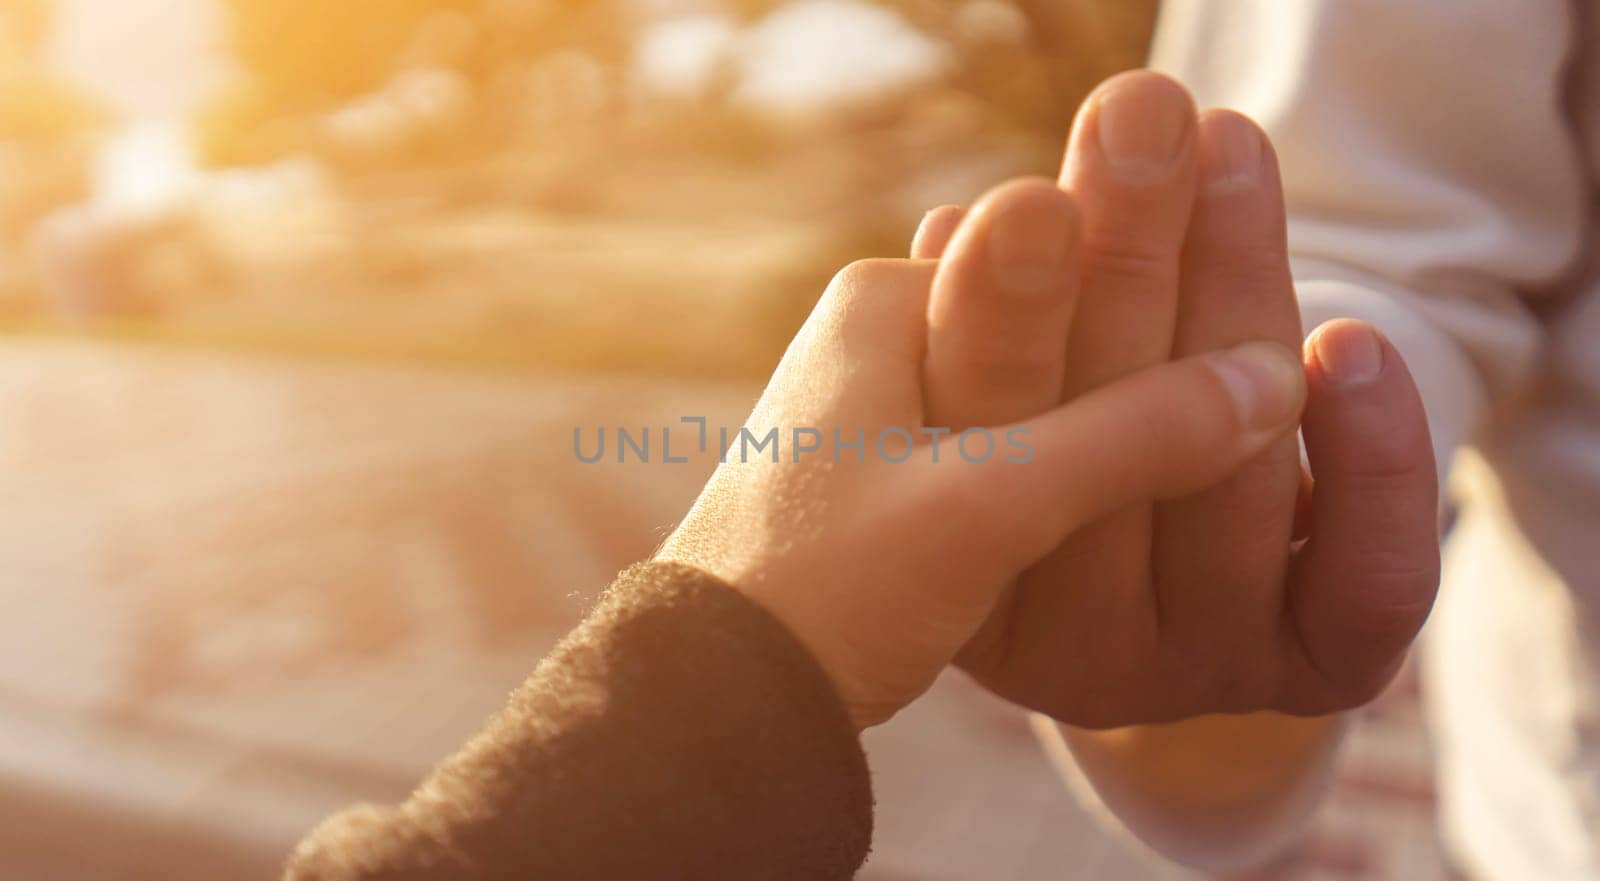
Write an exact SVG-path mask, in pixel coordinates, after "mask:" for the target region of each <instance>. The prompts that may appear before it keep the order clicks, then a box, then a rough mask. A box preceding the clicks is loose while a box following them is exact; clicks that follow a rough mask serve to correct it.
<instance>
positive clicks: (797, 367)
mask: <svg viewBox="0 0 1600 881" xmlns="http://www.w3.org/2000/svg"><path fill="white" fill-rule="evenodd" d="M985 212H986V213H985V216H987V217H989V218H991V221H990V222H988V223H986V224H984V226H983V233H982V235H983V236H984V240H985V242H986V244H987V252H986V253H987V254H988V255H989V258H988V259H987V262H984V263H982V265H973V266H971V267H969V268H970V269H971V271H973V272H976V273H987V275H985V276H984V277H985V278H986V279H989V280H991V281H992V283H993V285H994V288H995V290H996V291H998V292H999V293H1000V295H1002V296H1006V297H1015V298H1020V299H1027V298H1035V299H1038V298H1047V297H1049V296H1051V290H1052V289H1053V288H1054V286H1055V285H1056V284H1057V283H1058V281H1057V280H1058V278H1059V277H1060V276H1061V275H1062V273H1064V272H1067V271H1069V269H1070V267H1071V266H1072V265H1073V264H1074V263H1075V262H1076V260H1077V256H1076V255H1077V251H1078V248H1079V245H1078V236H1079V233H1078V230H1079V226H1080V224H1079V220H1078V217H1077V214H1076V212H1075V210H1074V208H1073V205H1072V202H1071V199H1070V198H1069V197H1067V196H1066V195H1065V194H1063V193H1061V192H1060V191H1059V190H1057V189H1056V188H1055V187H1054V186H1052V185H1048V184H1044V185H1041V184H1038V183H1037V182H1035V183H1032V184H1023V185H1019V186H1015V187H1012V188H1008V189H1006V190H1004V191H1002V192H999V193H997V194H996V195H995V196H994V197H992V199H991V200H990V201H989V202H988V203H986V207H985ZM935 268H936V267H935V264H934V263H932V262H929V261H908V260H875V261H867V262H862V263H857V264H854V265H852V266H850V267H848V268H846V269H845V270H844V271H843V272H841V273H840V274H839V276H838V277H837V278H836V279H835V281H834V283H833V284H832V285H831V286H830V287H829V289H828V291H827V292H826V293H825V294H824V296H823V297H822V299H821V301H820V302H819V303H818V305H817V307H816V309H815V311H814V312H813V313H812V315H811V317H810V319H809V320H808V321H807V322H806V324H805V326H804V327H803V328H802V329H801V331H800V333H799V335H798V336H797V337H796V338H795V340H794V342H793V343H792V344H791V345H790V348H789V351H788V352H787V354H786V355H785V356H784V358H783V361H782V363H781V364H780V365H779V366H778V369H777V372H776V373H775V375H774V376H773V378H772V381H771V383H770V384H769V385H768V387H767V389H766V392H765V393H764V394H763V395H762V397H761V400H760V402H759V403H758V404H757V406H756V408H755V411H754V413H753V414H752V415H751V417H750V419H749V421H748V423H747V425H746V429H747V434H746V435H744V438H745V441H746V442H745V443H744V444H742V445H741V444H739V443H737V442H736V443H733V444H732V448H731V449H730V451H729V452H728V453H727V455H726V461H725V462H724V464H722V465H720V466H719V467H718V469H717V471H716V473H715V474H714V475H713V476H712V478H711V480H710V482H709V483H708V484H707V486H706V488H705V490H704V491H703V492H702V494H701V496H700V498H699V500H698V501H697V502H696V503H695V505H694V507H693V509H692V510H691V511H690V513H689V515H688V517H687V518H686V519H685V520H684V522H683V523H682V524H681V525H680V526H679V528H678V529H677V530H676V531H675V532H674V533H673V535H672V536H671V537H670V538H669V539H668V540H667V542H666V543H665V545H664V546H663V547H662V549H661V550H660V552H659V553H658V555H657V558H658V559H661V560H669V561H675V562H680V563H685V564H688V565H691V566H695V567H697V568H700V569H702V570H705V571H707V572H710V573H711V574H713V575H716V576H718V577H720V578H721V579H723V580H724V581H726V582H727V583H729V584H731V585H733V586H734V587H735V588H737V589H738V590H740V591H742V592H744V593H746V594H747V595H749V596H750V597H751V598H753V599H754V600H756V601H757V602H759V603H761V604H762V605H763V606H765V607H766V608H767V609H768V610H770V611H771V612H772V614H774V615H775V616H776V617H778V618H779V619H780V620H781V621H783V622H784V624H786V625H787V626H788V627H789V629H790V630H791V631H792V632H793V633H794V634H795V635H796V636H797V637H798V638H799V639H800V641H801V642H802V643H804V644H805V645H806V646H807V647H808V648H809V649H810V651H811V652H812V653H813V655H814V656H815V657H816V659H817V660H818V662H819V663H820V664H821V666H822V667H823V669H824V670H825V671H826V672H827V673H828V675H829V676H830V677H831V679H832V681H833V683H834V684H835V686H836V687H837V688H838V691H839V694H840V697H841V698H842V699H843V700H844V702H845V703H846V705H847V707H848V708H849V710H850V712H851V714H852V717H853V718H854V719H855V720H856V722H857V724H858V725H860V726H861V727H866V726H869V725H872V724H875V723H878V722H881V721H883V720H885V719H887V718H889V717H890V716H891V715H893V714H894V713H895V712H896V711H897V710H898V709H900V708H901V707H903V706H904V705H906V704H907V703H909V702H910V701H911V700H913V699H914V698H916V697H917V696H918V695H919V694H921V693H922V692H923V691H924V690H926V688H927V687H928V686H929V685H930V684H931V683H932V682H933V680H934V678H935V677H936V676H937V675H938V674H939V672H940V671H941V670H942V669H943V668H944V667H945V666H946V665H947V664H948V663H949V662H950V661H951V659H952V658H953V657H954V656H955V655H956V653H957V651H958V650H960V649H961V647H962V646H963V645H966V644H967V643H968V642H969V641H970V640H971V639H972V638H973V636H974V634H976V633H977V631H978V629H979V627H980V626H981V625H982V624H983V622H984V621H985V620H986V619H989V618H990V617H991V615H992V614H993V613H994V610H995V606H996V602H997V600H998V599H999V598H1000V597H1001V596H1002V595H1003V594H1004V593H1005V592H1006V590H1007V588H1008V587H1009V586H1010V585H1012V584H1014V583H1015V581H1016V579H1017V577H1018V575H1019V574H1020V573H1022V572H1023V571H1024V570H1026V569H1027V568H1029V567H1030V566H1032V565H1033V564H1035V563H1036V562H1037V561H1038V560H1039V559H1040V558H1041V557H1043V556H1044V555H1045V554H1047V553H1048V552H1049V551H1050V550H1051V549H1052V548H1055V547H1057V546H1059V545H1060V544H1061V543H1062V542H1063V541H1064V540H1065V539H1066V538H1067V537H1068V536H1070V535H1071V534H1072V533H1073V532H1074V530H1076V529H1078V528H1079V527H1081V526H1083V525H1084V524H1086V523H1090V522H1093V521H1095V520H1097V519H1100V518H1102V517H1104V516H1105V515H1107V514H1108V513H1110V512H1113V511H1117V510H1121V509H1124V508H1126V507H1128V506H1129V505H1135V504H1138V505H1145V504H1148V503H1149V502H1150V501H1151V500H1153V499H1158V498H1175V497H1180V496H1183V495H1186V494H1189V493H1192V492H1194V491H1196V490H1199V489H1201V488H1203V487H1206V486H1210V485H1212V484H1214V483H1216V482H1217V481H1218V480H1220V479H1222V478H1223V477H1225V476H1226V475H1228V474H1230V473H1231V472H1233V471H1234V470H1235V469H1236V468H1238V467H1239V465H1240V464H1242V463H1244V462H1246V461H1249V460H1250V459H1252V458H1254V457H1256V456H1257V455H1259V454H1260V453H1261V452H1262V451H1263V450H1265V449H1267V448H1268V447H1269V446H1271V445H1273V444H1277V443H1281V442H1283V440H1284V439H1285V438H1287V437H1289V436H1290V434H1291V433H1292V430H1293V428H1294V426H1295V424H1296V422H1297V419H1298V416H1299V412H1300V407H1301V402H1302V400H1303V396H1304V386H1303V379H1302V374H1301V371H1300V367H1299V363H1298V360H1297V358H1296V357H1295V356H1294V354H1293V353H1292V351H1291V350H1288V349H1286V348H1284V347H1282V346H1278V345H1271V344H1255V343H1251V344H1245V345H1242V346H1240V347H1238V348H1235V349H1231V350H1229V351H1226V352H1217V353H1213V354H1209V355H1205V356H1201V357H1196V358H1192V359H1187V360H1183V361H1178V362H1174V363H1169V364H1162V365H1159V366H1155V367H1152V368H1150V369H1149V370H1146V371H1142V372H1138V373H1134V374H1131V375H1129V376H1126V377H1124V378H1122V379H1120V380H1118V381H1116V382H1114V383H1111V384H1108V385H1106V386H1104V387H1103V388H1099V389H1097V390H1095V391H1093V392H1090V393H1087V394H1085V395H1082V396H1080V397H1078V398H1076V399H1075V400H1073V401H1072V403H1071V404H1070V405H1067V406H1062V407H1059V408H1055V409H1049V410H1047V411H1046V412H1043V415H1039V416H1037V417H1036V418H1032V419H1029V420H1026V421H1017V422H1009V421H1006V420H995V421H993V422H988V423H981V424H980V425H981V428H982V429H986V430H979V431H971V432H968V433H967V434H966V436H965V437H964V438H961V437H959V436H958V435H959V432H958V433H957V434H956V435H952V434H950V433H947V432H943V431H941V426H939V425H937V424H936V423H935V422H933V421H932V420H930V419H929V416H928V413H929V410H928V402H927V401H926V400H925V397H924V394H923V375H922V367H923V363H924V360H925V358H926V357H927V355H928V351H929V339H928V336H929V325H928V320H927V315H928V306H929V291H930V285H931V283H932V280H933V276H934V272H935ZM955 320H957V321H959V320H962V319H961V318H960V317H959V316H957V317H956V319H955ZM981 331H982V329H981V328H974V332H975V333H981ZM972 425H973V423H970V422H969V423H968V424H967V425H964V426H963V428H970V427H972ZM773 430H776V437H775V440H776V441H777V447H776V449H774V448H773V447H772V446H763V447H761V448H760V449H759V451H758V450H757V448H756V446H755V444H754V443H752V442H751V441H752V440H754V441H766V440H768V438H769V433H770V432H772V431H773Z"/></svg>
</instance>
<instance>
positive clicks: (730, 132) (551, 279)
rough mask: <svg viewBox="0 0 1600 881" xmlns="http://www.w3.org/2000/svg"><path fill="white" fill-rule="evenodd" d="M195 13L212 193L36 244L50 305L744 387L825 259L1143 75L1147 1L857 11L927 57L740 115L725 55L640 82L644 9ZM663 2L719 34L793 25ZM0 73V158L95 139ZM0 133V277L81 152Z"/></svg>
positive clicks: (392, 0) (814, 284)
mask: <svg viewBox="0 0 1600 881" xmlns="http://www.w3.org/2000/svg"><path fill="white" fill-rule="evenodd" d="M218 2H219V3H221V4H222V5H223V6H224V8H225V9H226V11H227V13H228V15H227V17H226V21H227V22H228V24H227V28H228V33H227V36H228V42H229V45H230V46H231V48H232V53H233V56H234V57H233V60H234V62H235V64H236V66H237V68H238V71H239V76H238V77H236V78H235V79H234V80H232V81H231V82H230V83H229V84H228V85H227V87H226V88H225V90H224V91H223V92H222V93H221V94H219V95H217V96H216V98H215V99H214V100H213V101H211V102H210V103H209V104H208V105H207V106H206V107H204V108H203V109H202V110H201V111H200V112H199V113H198V114H197V115H196V117H195V118H194V119H193V120H191V128H192V136H193V140H194V141H195V146H196V151H197V154H198V157H197V158H198V159H199V161H200V162H201V163H202V164H203V165H204V166H206V167H207V168H209V169H211V174H212V175H213V177H212V178H211V183H208V184H202V185H201V186H200V188H199V189H198V190H197V191H196V192H195V193H194V194H192V195H191V196H188V197H185V199H184V200H180V201H179V202H177V203H175V204H176V205H177V206H179V207H176V208H174V209H172V210H173V211H174V212H176V213H174V214H172V215H170V216H158V217H143V216H121V215H118V214H117V213H116V212H110V213H107V212H104V211H97V210H85V211H76V212H74V211H73V210H64V211H63V212H59V213H60V214H62V215H65V216H58V217H55V218H53V222H52V223H49V224H40V228H42V229H45V230H46V232H47V234H46V235H45V236H44V237H43V240H42V241H43V245H42V247H37V248H35V250H36V251H37V252H38V254H39V255H40V260H39V261H37V262H39V263H41V264H42V266H43V269H42V270H41V272H40V273H39V275H40V277H41V278H46V279H49V281H46V282H44V283H43V286H44V287H45V288H48V293H47V294H45V295H44V296H43V297H42V301H43V302H46V303H51V304H54V305H52V306H49V307H47V308H52V309H55V310H57V312H59V313H62V314H67V315H69V316H71V318H70V320H71V321H73V322H76V323H78V324H79V325H80V326H95V327H98V326H107V325H114V326H119V327H120V326H123V325H124V324H127V323H128V322H134V324H135V326H136V327H137V328H138V329H139V332H140V333H155V334H157V335H158V336H160V335H175V336H176V337H178V338H180V339H182V338H194V337H199V338H202V339H207V340H212V341H222V342H225V343H226V344H229V345H236V344H237V345H248V344H254V343H256V342H259V343H262V344H265V345H270V346H274V347H283V346H291V347H298V348H302V349H304V348H311V349H315V350H319V351H327V350H333V351H345V350H353V351H360V352H368V353H383V354H387V355H410V356H419V355H421V356H426V357H434V356H443V357H451V358H454V357H461V356H465V357H468V358H470V359H473V360H480V361H482V360H487V361H492V362H495V363H536V364H540V365H551V364H556V365H563V366H568V367H584V368H593V367H610V368H617V367H626V368H645V369H651V370H663V369H671V370H688V371H717V372H725V371H734V372H740V373H749V374H756V373H761V372H764V371H766V370H768V369H770V366H771V361H772V359H774V358H775V357H777V355H778V353H780V352H781V350H782V347H783V344H784V341H785V340H787V339H788V337H789V336H790V335H791V334H792V333H793V331H794V329H795V327H796V326H797V325H798V323H799V322H800V321H801V320H802V319H803V317H804V315H805V313H806V312H807V311H808V310H809V308H810V305H811V303H812V301H813V300H814V298H815V297H816V295H817V294H818V292H820V290H821V289H822V288H823V286H824V285H825V284H826V281H827V279H828V277H829V275H831V274H832V272H833V271H834V270H835V269H836V268H837V267H838V266H840V265H843V264H844V263H846V262H849V261H850V260H852V259H855V258H858V257H862V256H869V255H873V254H878V255H882V254H898V253H903V252H904V249H905V247H906V242H907V239H908V238H909V235H910V233H911V230H912V227H913V226H914V223H915V220H916V218H917V217H918V216H919V214H920V212H921V211H922V210H925V209H926V208H928V207H931V206H933V205H936V204H940V203H942V202H961V201H967V200H970V199H972V198H973V197H974V196H976V195H977V193H978V192H980V191H981V190H982V189H983V188H985V187H986V186H988V185H990V184H992V183H994V182H995V181H997V180H999V179H1001V178H1003V177H1006V176H1009V175H1014V174H1053V173H1054V170H1055V166H1056V165H1057V163H1058V162H1059V159H1060V148H1061V143H1062V140H1063V137H1064V135H1065V133H1066V131H1067V128H1068V126H1069V125H1070V122H1071V118H1072V115H1073V113H1074V112H1075V109H1076V107H1077V105H1078V103H1079V101H1080V100H1081V99H1082V97H1083V95H1084V94H1085V93H1086V92H1087V90H1088V89H1089V88H1090V87H1091V86H1092V85H1093V84H1094V83H1095V82H1097V81H1098V80H1099V79H1101V78H1103V77H1104V76H1106V75H1109V74H1110V73H1113V72H1115V71H1117V70H1121V69H1125V68H1128V67H1132V66H1136V65H1137V64H1138V63H1139V62H1140V59H1141V58H1142V56H1143V54H1144V51H1145V45H1146V43H1147V40H1148V34H1149V30H1150V26H1151V23H1152V20H1153V15H1154V8H1155V0H878V2H877V4H876V5H878V6H881V7H886V8H888V9H890V10H892V11H893V12H894V13H896V14H897V15H898V16H899V19H901V20H903V24H904V25H907V26H909V28H911V29H913V31H912V33H914V34H917V35H918V38H919V39H922V38H927V39H931V40H932V41H933V42H934V44H935V45H937V46H938V47H940V51H941V52H942V53H943V54H944V55H945V56H947V58H948V60H949V63H948V64H946V65H942V66H941V68H940V70H941V72H939V73H936V74H931V75H930V76H928V77H925V78H924V79H922V80H918V81H915V82H912V83H910V84H909V85H905V86H896V87H894V88H892V89H890V90H888V91H883V92H881V93H874V94H873V96H872V97H871V99H870V100H866V99H863V100H856V101H846V102H841V103H839V104H838V105H837V106H831V105H830V106H829V107H827V108H826V110H825V111H816V110H809V111H806V112H803V113H795V112H778V111H774V110H773V109H772V108H763V107H760V106H752V105H751V104H749V103H747V102H741V101H739V100H735V93H734V89H733V84H734V75H735V72H736V71H735V69H734V65H735V64H736V63H738V62H739V60H740V59H741V58H744V61H748V58H745V57H744V56H738V55H737V54H736V53H735V54H734V55H727V56H718V57H719V58H720V60H719V61H715V62H713V63H714V64H716V65H717V67H716V68H715V72H716V75H715V76H713V77H712V78H711V79H710V80H709V81H708V82H709V85H708V86H707V87H706V88H704V89H703V90H701V91H699V92H696V93H691V94H684V93H682V92H673V91H671V90H660V89H653V88H652V83H650V82H648V81H645V82H641V81H640V80H639V77H640V73H639V70H638V69H637V68H636V67H634V66H632V65H634V64H635V63H636V58H635V56H634V48H635V43H636V41H637V40H638V39H639V38H640V34H641V33H643V32H645V31H646V30H647V29H648V28H650V27H651V26H652V25H653V24H655V23H657V20H656V19H655V18H653V17H652V15H651V14H648V13H646V12H643V11H642V10H644V9H646V7H647V6H650V5H651V4H646V3H643V2H640V0H384V2H330V0H218ZM6 4H14V5H6ZM653 5H654V6H657V7H659V6H663V5H670V4H663V3H660V2H658V3H655V4H653ZM684 5H686V6H689V7H691V8H697V9H701V10H705V9H708V8H712V9H718V10H721V11H722V12H723V13H724V14H725V15H727V16H730V20H731V22H732V23H731V24H730V25H729V26H728V27H729V30H730V31H731V32H735V33H737V32H738V29H739V28H740V27H744V28H747V29H749V28H758V27H759V26H760V24H761V23H762V22H763V21H764V20H767V19H768V17H769V16H771V15H773V14H774V12H775V11H777V10H778V9H779V8H780V7H783V6H785V5H786V3H785V2H783V0H726V2H723V3H721V4H714V3H710V2H698V3H686V4H684ZM48 12H49V0H0V37H3V35H4V34H5V33H6V32H7V31H8V30H9V31H10V32H11V33H13V34H14V35H20V36H18V37H17V43H18V45H21V46H27V47H33V49H36V48H37V46H38V45H39V43H40V41H41V39H42V37H43V35H44V34H45V33H46V32H47V26H48V19H49V16H48ZM669 14H670V13H669ZM7 17H12V26H11V27H10V28H9V29H8V28H6V27H4V25H3V23H4V22H5V21H7ZM745 32H746V33H748V30H747V31H745ZM739 45H745V44H739ZM33 49H28V50H19V52H18V53H16V54H17V56H18V57H24V56H26V55H31V54H32V52H33ZM0 58H3V56H0ZM8 70H9V71H10V72H9V73H8V72H7V71H8ZM6 76H13V77H18V78H27V79H26V85H25V87H24V88H19V89H15V90H4V91H0V95H4V96H6V97H3V98H0V141H4V139H5V137H6V135H5V132H6V131H8V130H9V131H11V132H13V133H18V132H21V131H23V130H24V129H26V130H28V131H31V132H34V133H35V134H36V135H37V137H36V138H35V140H34V143H38V144H43V145H52V146H56V145H59V144H63V143H67V142H68V141H69V140H70V138H68V137H67V136H66V134H65V133H66V132H68V131H74V130H76V131H93V130H95V129H96V127H97V126H98V125H99V124H100V120H99V117H98V115H97V111H96V109H95V108H94V107H93V106H92V105H90V104H88V103H86V102H83V101H82V100H81V99H80V98H78V97H77V96H75V95H72V94H70V93H69V92H67V91H64V90H59V89H58V90H53V89H52V87H51V86H50V85H49V83H48V77H46V76H44V75H43V74H42V73H41V72H40V66H39V65H38V64H36V63H31V62H29V63H23V64H18V65H12V66H11V67H10V68H9V69H8V68H7V67H6V66H5V65H4V62H3V61H0V89H3V87H4V85H5V81H4V77H6ZM15 81H17V82H22V80H21V79H18V80H15ZM12 95H22V96H26V97H23V98H21V99H14V98H12V97H11V96H12ZM7 126H9V129H7V128H6V127H7ZM20 143H23V140H22V139H20V138H17V137H15V136H13V138H12V141H11V142H9V144H8V145H7V149H6V150H0V163H3V162H6V161H14V163H15V164H16V165H18V166H20V167H27V168H30V169H31V170H32V172H33V173H31V174H22V175H12V176H10V178H9V179H11V180H27V181H38V182H44V181H53V183H50V184H49V186H48V187H45V189H44V190H40V189H39V188H38V187H33V188H32V190H31V192H30V193H28V194H24V195H21V196H18V195H17V194H15V193H13V194H11V195H12V196H15V197H16V198H15V199H13V200H12V202H11V203H12V204H24V205H26V206H27V207H26V210H25V211H24V213H22V214H20V215H18V214H13V215H11V217H12V222H11V223H10V229H11V231H12V232H13V233H18V234H15V235H9V236H8V235H5V233H6V230H5V229H0V258H3V257H4V253H3V251H4V249H5V248H6V247H8V246H9V247H12V248H16V247H19V244H18V243H19V242H22V241H23V240H24V238H25V236H21V235H20V230H22V229H23V228H24V227H26V226H27V225H28V224H29V223H31V222H32V221H33V220H35V219H37V218H39V217H41V216H42V215H43V214H44V212H45V211H46V210H47V209H48V207H49V205H52V204H53V205H56V206H60V205H63V204H65V203H67V202H70V201H73V200H76V199H81V198H82V188H83V185H84V173H83V172H84V169H85V168H86V154H85V153H83V152H79V153H73V152H71V151H56V155H54V156H53V157H46V156H44V155H34V154H25V153H18V152H17V151H16V150H15V149H12V148H13V147H14V146H15V145H16V144H20ZM8 151H9V153H10V154H11V160H7V158H6V157H7V152H8ZM52 161H53V163H54V167H55V168H56V169H57V171H58V173H56V174H54V175H41V174H38V173H37V172H38V170H39V169H42V168H46V167H49V166H51V165H52ZM4 171H5V169H4V168H0V179H5V178H6V177H7V176H6V174H5V173H4ZM222 181H226V183H221V182H222ZM41 185H42V184H41ZM5 197H6V193H5V192H3V188H0V198H5ZM5 221H6V215H4V213H3V212H0V223H4V222H5ZM5 263H6V261H5V260H4V259H0V264H5ZM12 265H21V264H16V263H13V264H12ZM13 275H15V274H14V273H13ZM9 284H10V285H11V286H12V287H13V288H15V287H16V286H17V284H18V282H17V281H16V280H15V278H13V280H12V281H11V282H9ZM7 285H8V281H7V279H6V277H4V276H3V275H0V301H5V300H6V299H7V295H6V288H7ZM10 299H11V301H17V298H16V297H15V296H12V297H11V298H10ZM40 300H41V298H37V297H36V298H35V300H34V302H39V301H40ZM3 311H4V307H0V312H3Z"/></svg>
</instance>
